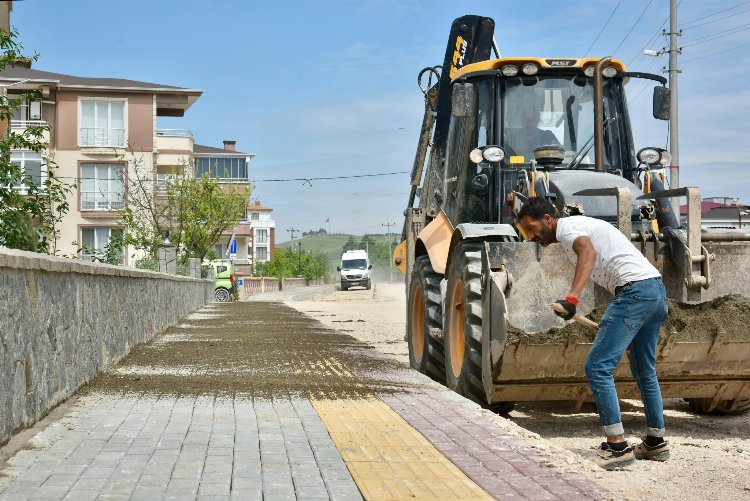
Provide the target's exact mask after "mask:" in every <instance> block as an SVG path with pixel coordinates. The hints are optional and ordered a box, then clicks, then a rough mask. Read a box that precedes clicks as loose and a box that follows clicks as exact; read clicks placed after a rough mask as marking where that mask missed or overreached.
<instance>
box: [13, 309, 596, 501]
mask: <svg viewBox="0 0 750 501" xmlns="http://www.w3.org/2000/svg"><path fill="white" fill-rule="evenodd" d="M279 326H285V327H284V328H279ZM269 329H272V330H273V329H275V330H274V331H273V332H272V333H270V334H269V332H268V330H269ZM221 346H225V347H228V348H225V349H224V350H223V351H222V350H221V349H220V348H221ZM292 354H293V355H294V356H293V357H292ZM269 374H272V375H273V377H269V376H268V375H269ZM165 378H167V383H169V385H166V383H165V382H164V379H165ZM264 378H265V379H264ZM97 381H99V383H97ZM120 381H121V383H118V382H120ZM175 381H176V382H177V385H178V387H180V389H181V390H183V391H175V386H174V384H175ZM207 382H208V383H207ZM118 384H120V385H121V386H120V387H118V386H117V385H118ZM214 384H215V385H217V387H214V386H212V385H214ZM222 385H223V386H222ZM240 390H241V391H240ZM337 395H340V396H341V398H342V401H343V399H347V401H349V402H352V401H354V402H356V401H357V398H360V397H358V396H362V395H369V396H370V397H373V396H375V397H377V398H379V399H380V400H382V402H384V403H385V404H387V405H388V406H389V407H390V408H391V409H392V410H393V411H395V412H396V413H397V414H398V415H400V416H401V418H403V420H404V421H405V422H406V423H408V426H411V427H412V428H413V429H414V430H416V432H418V433H419V434H421V435H423V436H424V437H425V438H426V439H427V440H428V441H429V442H430V443H431V444H432V445H433V446H434V447H435V448H436V449H437V450H438V451H439V452H440V453H441V454H442V455H443V456H444V457H445V458H447V459H448V460H449V461H450V462H452V463H453V464H455V465H456V466H457V467H458V468H459V469H460V470H462V471H463V472H464V473H465V474H466V476H468V479H470V480H466V481H467V482H474V483H476V485H478V486H479V487H480V488H481V489H483V490H484V491H486V492H487V493H488V494H489V495H490V496H492V497H495V498H496V499H536V500H545V501H547V500H553V499H561V500H562V499H599V498H604V497H608V496H607V495H606V493H604V491H603V490H602V489H601V488H600V487H598V486H597V485H596V484H594V483H593V482H590V481H588V480H586V479H585V478H583V477H580V476H578V475H572V474H567V473H564V472H562V471H559V470H557V469H556V468H555V467H554V464H552V461H551V460H550V458H546V457H545V456H542V455H541V454H539V453H537V452H535V451H534V450H532V449H531V448H529V447H527V446H526V445H525V444H524V443H523V441H522V440H521V439H519V438H517V437H515V436H511V435H509V434H508V433H507V432H505V431H504V430H503V429H502V428H500V427H499V426H497V425H496V424H494V423H493V422H491V421H489V420H487V419H485V418H483V417H482V415H481V412H480V409H479V407H478V406H477V405H476V404H473V403H471V402H469V401H468V400H465V399H463V398H462V397H460V396H458V395H456V394H454V393H452V392H450V391H448V390H447V389H445V388H444V387H442V386H440V385H438V384H436V383H434V382H433V381H431V380H429V379H428V378H426V377H424V376H422V375H421V374H418V373H416V372H414V371H412V370H410V369H407V368H404V367H402V366H400V365H398V364H396V363H395V362H393V361H390V359H387V358H386V357H384V356H383V355H382V354H379V353H377V352H374V350H372V349H370V348H368V347H367V346H366V345H364V344H363V343H359V342H358V341H356V340H354V339H352V338H351V337H349V336H345V335H343V334H341V333H338V332H336V331H333V330H331V329H327V328H325V327H323V326H322V325H321V324H320V323H319V322H317V321H315V320H312V319H309V318H307V317H304V316H303V315H300V314H299V313H298V312H297V311H296V310H293V309H291V308H289V307H286V306H284V305H279V304H272V303H253V304H252V305H249V304H248V303H238V304H232V305H225V306H224V305H223V306H221V307H216V306H214V307H209V308H206V309H204V310H203V311H201V312H199V313H198V314H196V315H194V316H192V317H189V318H188V319H187V320H185V321H184V322H183V323H182V324H180V325H178V326H176V327H175V328H173V329H170V330H169V331H168V332H167V333H165V334H164V335H162V336H160V337H159V338H157V339H155V340H154V341H153V342H151V343H149V344H148V345H146V346H144V347H139V348H137V349H135V350H134V352H133V354H131V356H130V357H128V358H126V359H125V360H123V361H122V362H121V364H119V365H118V367H116V368H114V369H113V370H111V371H109V372H108V373H107V374H103V375H102V376H101V377H100V378H98V379H97V380H95V381H93V382H92V383H91V385H90V386H89V387H87V388H84V389H83V390H82V391H81V392H80V394H79V396H77V397H74V399H73V400H72V401H71V403H69V404H67V405H68V407H67V409H66V410H65V412H64V413H63V414H64V415H63V417H62V418H60V419H58V420H56V421H54V422H52V423H51V424H50V425H48V426H46V427H45V428H44V429H43V430H40V431H39V432H38V433H36V434H35V435H34V436H33V438H32V439H31V440H29V441H28V443H26V444H25V445H24V447H23V448H21V449H20V450H18V451H17V452H16V453H15V454H14V455H13V456H12V457H10V458H9V459H8V460H7V462H6V464H2V463H0V501H6V500H7V501H15V500H26V499H34V500H48V499H49V500H53V499H54V500H62V499H65V500H67V499H71V500H89V499H91V500H94V499H97V500H99V499H100V500H153V499H179V500H183V499H200V500H204V499H205V500H208V499H224V500H226V499H238V500H240V499H242V500H254V499H258V500H261V499H262V500H293V499H302V500H305V499H310V500H317V499H320V500H324V499H333V500H357V499H362V495H361V494H360V490H359V489H358V487H357V483H356V481H357V478H353V477H352V473H351V472H352V471H354V470H353V469H352V468H348V467H347V463H346V462H345V461H344V459H342V451H341V450H339V449H337V448H336V445H335V444H334V441H333V440H332V439H331V436H330V433H329V429H327V428H326V425H325V424H324V422H323V421H322V420H321V417H320V416H319V415H318V412H317V411H316V409H315V408H314V406H313V404H312V403H311V399H313V401H314V400H315V399H316V398H325V399H326V401H327V402H328V404H327V405H328V406H329V407H328V409H331V408H333V409H335V405H336V404H335V402H336V398H337V397H336V396H337ZM362 398H364V397H362ZM331 406H333V407H331ZM365 431H366V430H365ZM380 431H381V432H383V430H380ZM387 431H388V430H387V429H385V433H386V435H384V436H386V437H390V436H389V435H387ZM395 436H396V435H394V437H395ZM355 445H356V444H355ZM388 445H389V446H396V447H399V446H400V447H406V444H400V445H399V444H398V443H395V444H393V443H391V444H388ZM349 452H351V451H347V454H349ZM386 456H387V455H386ZM386 456H382V457H374V458H373V459H372V461H374V462H380V463H384V462H385V463H387V462H388V461H389V458H388V457H386ZM394 464H395V463H394ZM360 465H361V463H360ZM376 470H377V468H375V469H373V470H372V471H376ZM383 470H384V471H385V470H387V468H385V469H383ZM361 471H369V470H367V469H366V468H362V469H361ZM360 481H362V479H360ZM378 481H382V482H389V481H390V482H393V478H391V479H387V478H374V479H373V478H368V479H367V482H368V485H372V483H373V482H378ZM407 483H408V482H407ZM407 487H408V486H407ZM371 492H374V491H371ZM384 492H385V491H384ZM446 499H448V498H446Z"/></svg>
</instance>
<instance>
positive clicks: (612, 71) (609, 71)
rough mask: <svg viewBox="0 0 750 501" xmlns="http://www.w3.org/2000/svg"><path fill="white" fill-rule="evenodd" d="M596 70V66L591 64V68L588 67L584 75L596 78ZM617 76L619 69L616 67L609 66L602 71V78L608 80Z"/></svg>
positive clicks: (584, 70)
mask: <svg viewBox="0 0 750 501" xmlns="http://www.w3.org/2000/svg"><path fill="white" fill-rule="evenodd" d="M595 69H596V67H595V65H593V64H591V65H589V66H586V67H585V68H584V69H583V74H584V75H586V76H587V77H589V78H592V77H593V76H594V70H595ZM615 75H617V68H615V67H614V66H607V67H606V68H604V69H603V70H602V76H604V77H607V78H612V77H613V76H615Z"/></svg>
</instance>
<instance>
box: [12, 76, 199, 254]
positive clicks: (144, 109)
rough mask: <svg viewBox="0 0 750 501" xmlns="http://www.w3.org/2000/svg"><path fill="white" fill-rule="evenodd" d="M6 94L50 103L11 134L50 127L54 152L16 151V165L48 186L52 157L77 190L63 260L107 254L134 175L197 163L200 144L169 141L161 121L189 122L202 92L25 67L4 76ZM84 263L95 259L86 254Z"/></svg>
mask: <svg viewBox="0 0 750 501" xmlns="http://www.w3.org/2000/svg"><path fill="white" fill-rule="evenodd" d="M0 87H2V88H4V89H5V91H6V93H7V96H8V98H9V99H13V98H14V96H16V97H18V96H19V95H20V94H21V93H23V92H28V91H29V90H31V89H36V88H39V87H41V89H42V99H41V100H40V101H38V102H32V103H23V106H21V108H19V110H18V112H17V113H16V114H15V115H14V116H13V118H12V120H11V123H10V127H11V129H16V128H25V127H27V126H29V125H30V124H34V123H36V124H49V125H50V126H51V128H50V132H49V134H48V137H46V138H45V140H46V141H47V142H48V144H49V151H48V152H47V155H42V154H39V153H34V152H31V151H14V152H12V158H11V160H12V161H13V162H15V163H17V164H19V165H21V166H22V168H23V169H24V170H25V171H26V172H29V173H31V174H32V176H33V177H34V179H35V180H37V181H38V182H39V183H42V182H44V180H45V179H46V176H47V167H46V165H45V162H44V158H45V156H49V157H51V158H52V159H53V160H54V162H55V163H56V164H57V166H58V167H57V170H56V174H57V176H58V177H60V178H61V179H62V180H63V181H65V182H68V183H70V184H73V183H75V184H76V188H75V191H74V195H73V196H74V198H75V200H71V203H70V209H69V211H68V213H67V215H66V216H65V218H64V219H63V221H62V224H61V226H60V237H59V238H58V240H57V250H58V253H60V254H64V255H76V254H77V253H78V252H79V250H80V249H81V248H83V247H86V248H88V249H91V250H98V251H101V250H103V249H104V248H105V247H106V246H107V244H108V243H109V240H110V238H111V237H112V236H113V235H115V234H117V233H119V232H121V231H122V228H120V227H119V226H118V221H119V218H120V215H121V211H122V210H123V208H124V207H125V203H126V194H125V186H126V183H125V182H124V179H125V178H126V176H128V171H129V170H130V169H134V168H139V169H141V168H142V169H144V171H145V172H154V166H155V165H157V164H159V165H167V164H169V163H171V164H172V165H174V164H175V162H177V161H178V158H179V157H180V156H183V157H187V158H189V157H190V154H191V153H192V137H186V136H183V137H180V138H174V137H172V136H168V135H164V134H163V133H160V131H158V129H157V125H156V121H157V117H160V116H168V117H181V116H184V114H185V111H187V109H188V108H190V106H191V105H192V104H193V103H194V102H195V101H196V100H197V99H198V98H199V97H200V96H201V94H202V91H200V90H195V89H186V88H181V87H174V86H169V85H161V84H155V83H149V82H138V81H133V80H125V79H116V78H86V77H78V76H72V75H64V74H60V73H50V72H46V71H40V70H36V69H26V68H20V67H7V68H6V69H5V70H4V71H2V72H0ZM134 252H135V250H134V249H125V252H124V253H123V257H122V259H123V263H124V264H131V265H132V264H133V263H130V262H129V260H130V256H131V255H133V253H134ZM81 257H82V258H83V259H90V258H91V255H88V254H87V253H86V252H83V253H82V255H81Z"/></svg>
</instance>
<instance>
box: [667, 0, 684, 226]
mask: <svg viewBox="0 0 750 501" xmlns="http://www.w3.org/2000/svg"><path fill="white" fill-rule="evenodd" d="M681 35H682V33H681V32H680V33H678V32H677V0H669V149H670V152H669V153H670V154H671V155H672V164H671V165H670V166H669V187H670V188H672V189H674V188H679V187H680V144H679V139H678V135H677V74H678V73H680V70H678V69H677V54H678V53H679V52H680V48H679V47H677V37H678V36H681ZM672 210H673V211H674V214H675V217H676V218H677V220H678V221H679V220H680V199H679V198H677V197H675V198H673V199H672Z"/></svg>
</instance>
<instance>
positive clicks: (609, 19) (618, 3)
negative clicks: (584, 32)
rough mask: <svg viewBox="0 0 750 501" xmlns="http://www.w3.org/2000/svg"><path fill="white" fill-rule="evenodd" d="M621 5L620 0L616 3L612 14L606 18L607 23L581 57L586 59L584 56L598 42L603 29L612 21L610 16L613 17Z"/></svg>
mask: <svg viewBox="0 0 750 501" xmlns="http://www.w3.org/2000/svg"><path fill="white" fill-rule="evenodd" d="M621 3H622V0H620V1H619V2H617V5H615V8H614V9H612V12H610V14H609V17H608V18H607V22H606V23H604V26H602V29H601V30H599V33H598V34H597V35H596V38H594V41H593V42H591V45H589V48H588V49H586V52H584V53H583V57H586V55H587V54H588V53H589V51H590V50H591V48H592V47H593V46H594V44H595V43H596V41H597V40H599V37H600V36H601V35H602V33H604V29H605V28H606V27H607V25H608V24H609V22H610V21H611V20H612V16H614V15H615V12H617V9H618V8H619V7H620V4H621Z"/></svg>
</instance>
